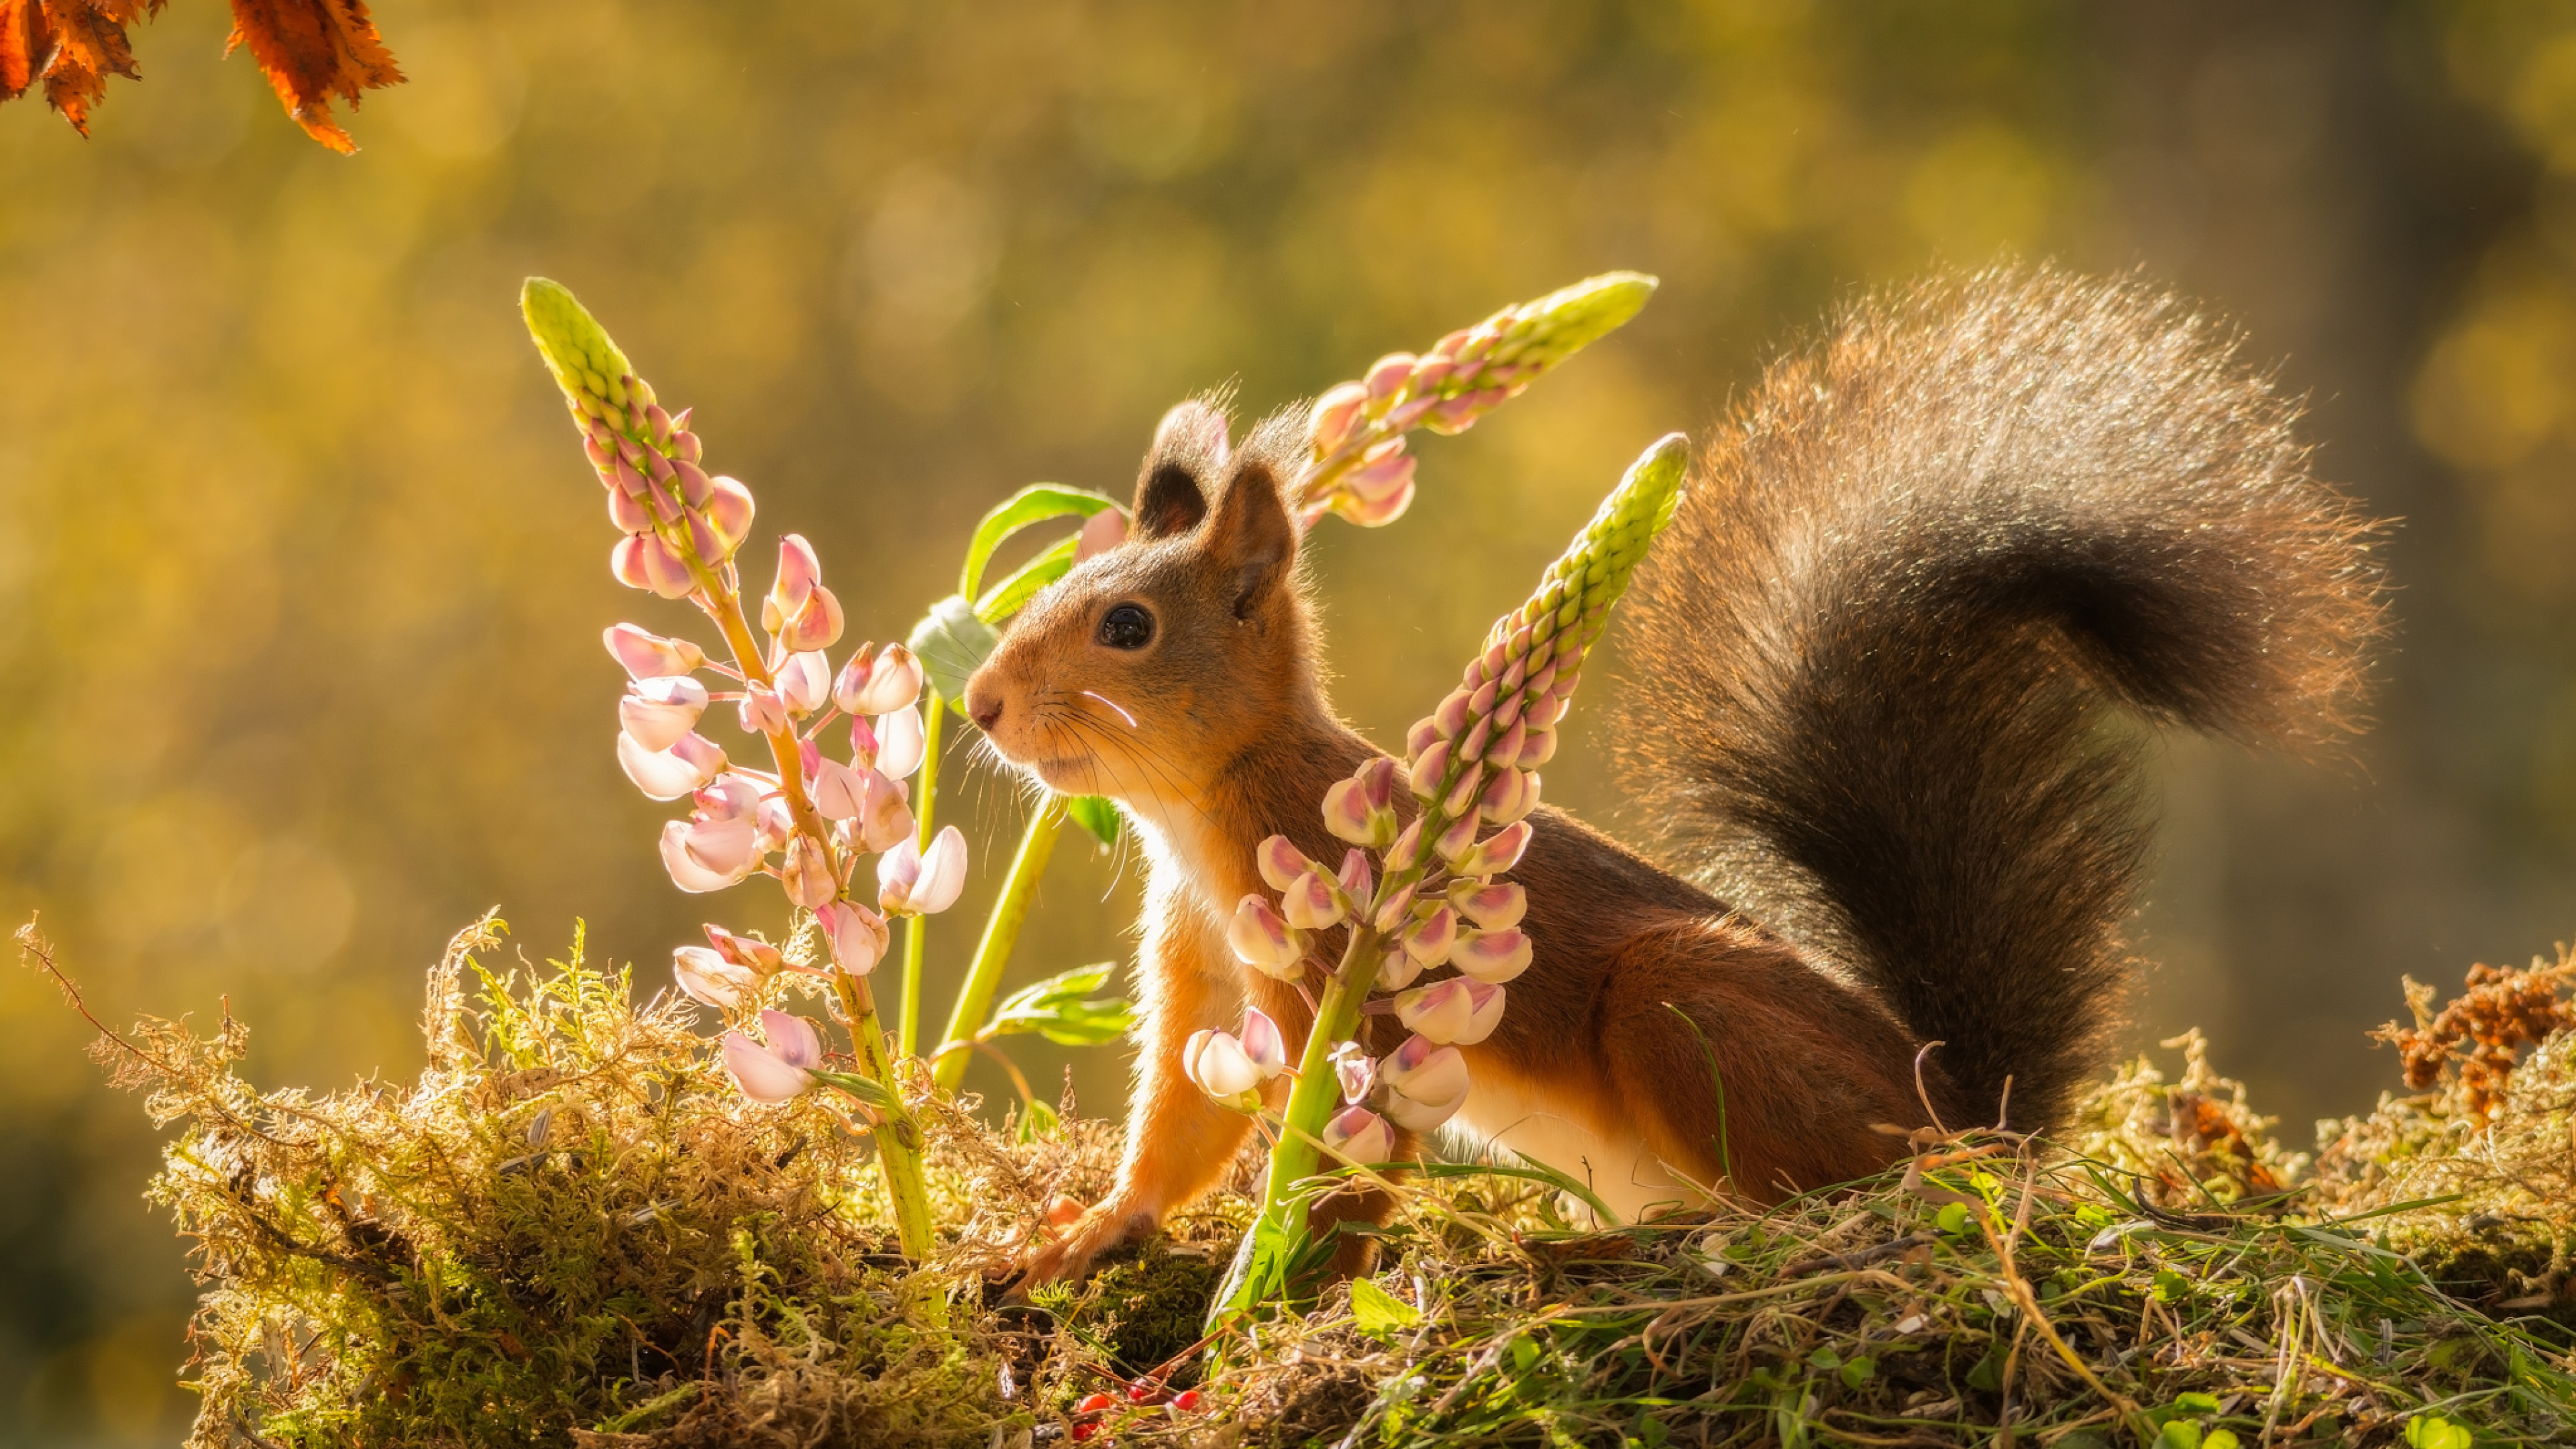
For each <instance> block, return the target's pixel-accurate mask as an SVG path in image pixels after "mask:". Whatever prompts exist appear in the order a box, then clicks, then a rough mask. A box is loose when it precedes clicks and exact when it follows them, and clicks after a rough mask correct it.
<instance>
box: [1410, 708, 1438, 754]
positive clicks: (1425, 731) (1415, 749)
mask: <svg viewBox="0 0 2576 1449" xmlns="http://www.w3.org/2000/svg"><path fill="white" fill-rule="evenodd" d="M1439 742H1440V721H1439V719H1438V718H1437V717H1435V716H1431V715H1424V716H1423V717H1422V718H1420V719H1418V720H1415V721H1414V722H1413V728H1412V729H1410V730H1407V731H1405V735H1404V757H1405V758H1406V759H1408V760H1409V759H1412V758H1414V757H1415V756H1417V755H1419V754H1421V753H1422V752H1423V751H1424V750H1427V749H1429V748H1431V747H1432V746H1433V745H1435V744H1438V743H1439Z"/></svg>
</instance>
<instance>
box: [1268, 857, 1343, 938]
mask: <svg viewBox="0 0 2576 1449" xmlns="http://www.w3.org/2000/svg"><path fill="white" fill-rule="evenodd" d="M1279 911H1280V914H1281V915H1283V916H1285V917H1286V918H1287V920H1288V924H1289V925H1291V926H1294V927H1296V928H1297V929H1299V930H1301V931H1329V930H1331V929H1332V928H1333V927H1335V926H1338V925H1340V924H1341V923H1342V897H1341V892H1339V891H1337V890H1335V889H1334V888H1333V887H1332V885H1331V883H1330V882H1328V881H1326V880H1325V879H1324V878H1323V877H1322V876H1319V875H1317V874H1315V873H1314V872H1313V871H1308V872H1307V873H1305V874H1304V875H1301V876H1299V877H1297V878H1296V879H1295V880H1293V881H1291V882H1289V884H1288V889H1287V890H1285V891H1283V892H1281V893H1280V899H1279Z"/></svg>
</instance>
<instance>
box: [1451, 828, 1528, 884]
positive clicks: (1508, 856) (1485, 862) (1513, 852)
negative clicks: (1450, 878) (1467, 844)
mask: <svg viewBox="0 0 2576 1449" xmlns="http://www.w3.org/2000/svg"><path fill="white" fill-rule="evenodd" d="M1529 842H1530V825H1529V822H1528V821H1526V820H1516V821H1514V822H1512V823H1511V824H1509V825H1506V826H1504V827H1503V828H1502V829H1500V830H1497V831H1495V832H1494V833H1493V834H1492V835H1489V836H1487V837H1485V839H1483V840H1482V841H1479V842H1478V843H1477V845H1476V848H1475V849H1473V850H1471V851H1467V852H1465V853H1464V854H1461V855H1457V856H1450V857H1444V858H1445V859H1447V860H1448V861H1449V870H1450V873H1451V874H1453V875H1469V876H1486V875H1501V874H1502V873H1503V872H1504V871H1507V870H1510V869H1511V868H1512V867H1513V866H1515V865H1518V864H1520V860H1521V852H1522V851H1525V850H1527V849H1529Z"/></svg>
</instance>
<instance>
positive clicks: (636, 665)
mask: <svg viewBox="0 0 2576 1449" xmlns="http://www.w3.org/2000/svg"><path fill="white" fill-rule="evenodd" d="M600 642H602V643H604V644H606V645H607V646H608V652H609V655H610V656H611V657H612V658H614V659H616V661H617V662H618V664H619V666H620V667H622V668H624V669H625V671H626V673H627V676H628V677H629V678H632V679H656V678H661V677H664V676H668V675H674V674H686V673H688V672H689V671H691V670H693V669H698V668H701V667H703V666H704V665H705V664H706V662H707V655H706V651H705V650H703V649H700V648H699V647H698V646H697V645H695V644H692V643H690V642H689V641H688V640H686V639H665V638H663V637H662V636H661V635H659V634H654V633H648V632H647V631H645V630H643V629H641V628H638V627H636V626H635V625H633V624H613V625H610V626H609V627H608V628H607V629H605V630H603V631H601V634H600Z"/></svg>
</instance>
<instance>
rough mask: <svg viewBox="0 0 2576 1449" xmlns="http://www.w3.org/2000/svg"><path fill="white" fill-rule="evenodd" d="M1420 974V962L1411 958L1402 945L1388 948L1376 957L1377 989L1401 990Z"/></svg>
mask: <svg viewBox="0 0 2576 1449" xmlns="http://www.w3.org/2000/svg"><path fill="white" fill-rule="evenodd" d="M1421 974H1422V963H1421V962H1419V961H1416V960H1414V959H1413V957H1412V956H1410V955H1408V954H1407V953H1406V952H1405V949H1404V948H1403V947H1402V946H1395V947H1391V948H1389V949H1388V951H1387V952H1386V954H1385V955H1383V956H1380V957H1378V959H1377V982H1376V984H1377V989H1378V990H1380V991H1402V990H1403V989H1404V988H1406V987H1408V986H1411V985H1412V984H1413V982H1414V978H1416V977H1418V976H1420V975H1421Z"/></svg>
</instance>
